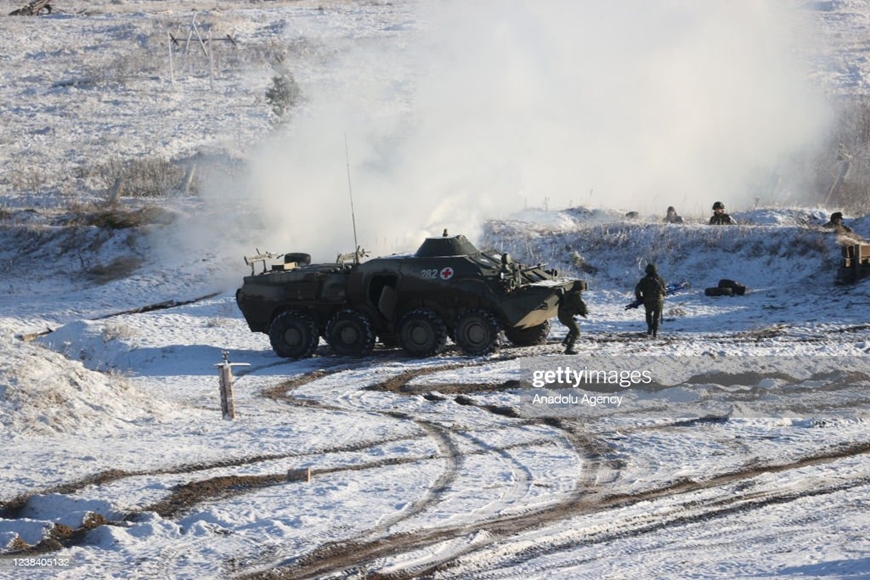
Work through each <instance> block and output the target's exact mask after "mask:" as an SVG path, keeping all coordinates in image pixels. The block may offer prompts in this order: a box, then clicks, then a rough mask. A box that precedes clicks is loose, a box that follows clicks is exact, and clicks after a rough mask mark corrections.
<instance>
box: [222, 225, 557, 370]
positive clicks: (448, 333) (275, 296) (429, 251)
mask: <svg viewBox="0 0 870 580" xmlns="http://www.w3.org/2000/svg"><path fill="white" fill-rule="evenodd" d="M350 256H352V257H353V259H348V257H347V256H345V257H342V256H340V257H339V260H338V261H337V262H336V263H332V264H311V263H310V260H311V258H310V256H309V255H308V254H284V255H283V263H278V264H275V265H272V266H271V267H268V265H267V260H268V259H270V258H276V257H280V256H273V255H271V254H260V255H257V256H253V257H250V258H245V261H246V263H248V264H249V265H251V268H252V273H251V275H250V276H247V277H245V279H244V284H243V285H242V287H241V288H239V290H238V291H237V292H236V302H237V303H238V305H239V308H240V309H241V311H242V313H243V314H244V316H245V320H246V321H247V323H248V326H249V327H250V329H251V330H252V331H254V332H262V333H265V334H268V335H269V340H270V342H271V344H272V348H273V349H274V351H275V353H276V354H277V355H278V356H281V357H287V358H305V357H309V356H311V355H312V354H313V353H314V351H315V350H316V348H317V345H318V341H319V338H320V337H321V336H322V337H323V338H324V339H326V342H327V343H328V344H329V345H330V346H331V347H332V350H333V351H334V352H335V353H336V354H339V355H351V356H361V355H365V354H368V353H369V352H371V350H372V348H374V345H375V342H376V341H377V340H380V342H381V343H382V344H384V345H386V346H395V345H399V346H401V347H402V348H403V349H404V350H405V351H406V352H407V353H408V354H410V355H412V356H418V357H427V356H432V355H435V354H438V353H439V352H441V351H442V350H443V349H444V347H445V345H446V344H447V339H448V337H450V338H451V339H452V340H453V342H454V343H456V345H457V346H458V347H459V348H460V349H461V350H462V352H463V353H465V354H467V355H471V356H476V355H484V354H488V353H491V352H493V351H494V350H496V349H497V348H498V341H499V334H500V332H501V331H504V333H505V335H506V336H507V338H508V340H510V341H511V342H512V343H513V344H515V345H520V346H529V345H535V344H542V343H544V342H546V339H547V334H548V333H549V330H550V318H552V317H554V316H555V315H556V311H557V308H558V301H559V296H560V295H561V294H562V293H563V292H564V291H565V290H566V289H568V288H570V287H571V285H572V283H573V282H574V280H570V279H566V278H558V277H557V273H556V272H555V271H554V270H545V269H544V268H543V267H542V266H541V265H538V266H531V267H529V266H524V265H522V264H519V263H516V262H514V261H513V260H511V258H510V256H509V255H507V254H504V255H493V254H487V253H484V252H481V251H480V250H478V249H477V248H476V247H475V246H474V245H473V244H472V243H471V242H469V241H468V240H467V239H466V238H465V236H461V235H460V236H452V237H448V236H447V233H446V232H445V235H444V236H442V237H440V238H428V239H426V240H425V241H424V242H423V245H421V246H420V248H419V249H418V250H417V252H416V253H415V254H413V255H394V256H388V257H384V258H375V259H371V260H368V261H365V262H360V260H359V254H358V253H357V254H356V255H354V254H351V255H350ZM257 262H262V263H263V271H262V272H260V273H255V272H254V268H255V266H254V264H256V263H257Z"/></svg>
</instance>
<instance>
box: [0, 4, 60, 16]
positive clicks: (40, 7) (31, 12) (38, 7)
mask: <svg viewBox="0 0 870 580" xmlns="http://www.w3.org/2000/svg"><path fill="white" fill-rule="evenodd" d="M49 2H51V0H33V2H31V3H29V4H27V5H26V6H23V7H21V8H19V9H18V10H13V11H12V12H10V13H9V16H38V15H39V14H40V12H45V13H46V14H51V4H49Z"/></svg>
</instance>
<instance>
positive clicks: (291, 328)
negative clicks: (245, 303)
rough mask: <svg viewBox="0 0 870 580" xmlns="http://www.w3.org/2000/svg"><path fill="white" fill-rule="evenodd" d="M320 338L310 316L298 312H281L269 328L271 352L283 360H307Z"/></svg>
mask: <svg viewBox="0 0 870 580" xmlns="http://www.w3.org/2000/svg"><path fill="white" fill-rule="evenodd" d="M319 339H320V337H319V336H318V334H317V324H315V323H314V319H313V318H311V315H309V314H307V313H305V312H301V311H299V310H287V311H286V312H282V313H281V314H279V315H278V316H276V317H275V319H274V320H273V321H272V324H271V325H270V326H269V342H270V343H272V350H274V351H275V354H277V355H278V356H280V357H283V358H308V357H310V356H311V355H312V354H314V351H315V350H317V343H318V341H319Z"/></svg>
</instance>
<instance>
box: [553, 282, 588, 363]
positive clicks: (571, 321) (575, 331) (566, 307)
mask: <svg viewBox="0 0 870 580" xmlns="http://www.w3.org/2000/svg"><path fill="white" fill-rule="evenodd" d="M585 286H586V285H585V284H584V282H583V281H582V280H577V281H575V282H574V285H573V286H571V289H570V290H568V291H567V292H565V294H564V295H563V296H562V297H561V298H560V299H559V314H558V316H559V322H561V323H562V324H564V325H565V326H567V327H568V335H567V336H566V337H565V340H563V341H562V344H563V345H565V354H577V351H576V350H574V343H575V342H577V337H579V336H580V326H579V325H578V324H577V320H576V319H575V318H574V317H575V316H577V315H580V316H582V317H583V318H586V315H587V314H588V313H589V310H588V309H587V308H586V303H585V302H583V298H582V297H581V296H580V292H582V291H583V289H584V287H585Z"/></svg>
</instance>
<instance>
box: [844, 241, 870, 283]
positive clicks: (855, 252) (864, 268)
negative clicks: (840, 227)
mask: <svg viewBox="0 0 870 580" xmlns="http://www.w3.org/2000/svg"><path fill="white" fill-rule="evenodd" d="M868 276H870V244H861V243H855V244H850V245H847V246H843V265H842V266H840V270H839V272H837V282H838V283H840V284H854V283H855V282H857V281H858V280H861V279H863V278H866V277H868Z"/></svg>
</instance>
